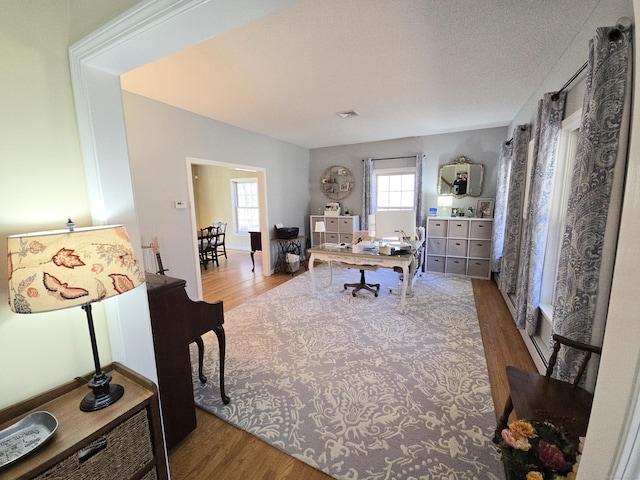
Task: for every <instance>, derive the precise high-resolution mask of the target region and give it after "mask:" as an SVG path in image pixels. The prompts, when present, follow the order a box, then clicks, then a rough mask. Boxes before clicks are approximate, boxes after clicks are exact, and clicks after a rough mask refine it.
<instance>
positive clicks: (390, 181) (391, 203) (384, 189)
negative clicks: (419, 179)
mask: <svg viewBox="0 0 640 480" xmlns="http://www.w3.org/2000/svg"><path fill="white" fill-rule="evenodd" d="M415 171H416V169H415V168H401V169H380V170H376V171H375V172H374V174H375V183H376V185H375V208H374V209H373V210H374V211H375V210H405V209H406V210H414V209H415V177H416V175H415Z"/></svg>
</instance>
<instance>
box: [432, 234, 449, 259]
mask: <svg viewBox="0 0 640 480" xmlns="http://www.w3.org/2000/svg"><path fill="white" fill-rule="evenodd" d="M446 251H447V244H446V239H444V238H430V239H429V240H428V243H427V254H428V255H444V254H445V253H446Z"/></svg>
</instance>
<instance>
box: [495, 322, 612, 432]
mask: <svg viewBox="0 0 640 480" xmlns="http://www.w3.org/2000/svg"><path fill="white" fill-rule="evenodd" d="M553 341H554V344H553V353H552V354H551V357H550V358H549V366H548V367H547V371H546V372H545V374H544V375H540V374H539V373H538V372H531V371H528V370H522V369H520V368H516V367H513V366H508V367H507V369H506V372H507V381H508V384H509V397H508V398H507V401H506V404H505V407H504V411H503V413H502V416H501V417H500V419H499V420H498V425H497V427H496V431H495V433H494V437H493V441H494V442H495V443H499V442H500V439H501V437H502V430H503V429H505V428H507V424H508V421H509V415H510V414H511V412H512V411H514V410H515V412H516V415H517V417H518V418H519V419H526V420H529V421H531V420H539V421H549V422H551V423H553V424H554V425H556V426H557V427H562V428H563V429H564V430H565V431H566V433H567V435H568V436H569V439H570V440H573V441H575V442H577V441H578V437H580V436H584V435H586V433H587V426H588V424H589V416H590V415H591V405H592V403H593V395H592V394H591V393H590V392H588V391H587V390H585V389H584V388H582V387H580V386H579V384H580V380H581V378H582V376H583V374H584V372H585V370H586V368H587V363H588V362H589V360H590V359H591V355H592V354H594V353H595V354H597V355H600V354H601V352H602V348H601V347H597V346H594V345H588V344H586V343H582V342H577V341H575V340H571V339H569V338H566V337H563V336H561V335H557V334H555V335H553ZM561 347H563V348H573V349H577V350H578V351H580V352H582V353H577V355H578V359H577V360H576V366H577V368H578V371H577V373H576V374H575V376H574V377H573V381H563V380H559V379H556V378H551V375H552V373H553V370H554V368H555V366H556V360H557V358H558V352H559V351H560V348H561ZM580 356H581V358H580Z"/></svg>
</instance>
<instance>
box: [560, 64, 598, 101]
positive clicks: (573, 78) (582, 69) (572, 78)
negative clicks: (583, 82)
mask: <svg viewBox="0 0 640 480" xmlns="http://www.w3.org/2000/svg"><path fill="white" fill-rule="evenodd" d="M587 65H589V62H584V65H582V66H581V67H580V68H579V69H578V71H577V72H576V73H574V74H573V76H572V77H571V78H570V79H569V80H567V83H565V84H564V85H563V86H562V88H560V90H558V91H557V92H556V93H554V94H553V95H551V100H553V101H554V102H555V101H556V100H558V99H559V98H560V94H561V93H562V92H564V90H565V88H567V87H568V86H569V85H571V83H572V82H573V81H574V80H575V79H576V78H578V75H580V74H581V73H582V72H583V71H584V69H585V68H587Z"/></svg>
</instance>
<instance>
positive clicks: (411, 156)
mask: <svg viewBox="0 0 640 480" xmlns="http://www.w3.org/2000/svg"><path fill="white" fill-rule="evenodd" d="M401 158H416V156H415V155H408V156H406V157H380V158H372V159H371V160H400V159H401ZM365 160H366V159H365V158H363V159H362V161H363V162H364V161H365Z"/></svg>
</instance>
